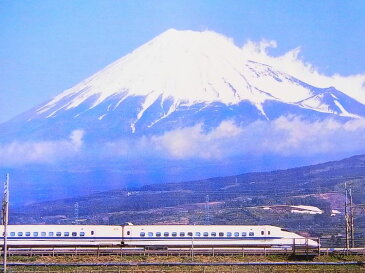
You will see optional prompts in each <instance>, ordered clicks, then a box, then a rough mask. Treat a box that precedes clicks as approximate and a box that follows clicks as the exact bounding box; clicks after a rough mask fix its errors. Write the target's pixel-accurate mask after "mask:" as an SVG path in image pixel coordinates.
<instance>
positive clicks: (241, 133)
mask: <svg viewBox="0 0 365 273" xmlns="http://www.w3.org/2000/svg"><path fill="white" fill-rule="evenodd" d="M83 134H84V133H83V131H74V132H73V133H72V134H71V135H70V138H69V139H67V140H63V141H55V142H51V141H47V142H37V143H35V142H25V143H20V142H13V143H10V144H8V145H3V146H0V153H1V154H2V157H1V159H0V166H13V165H20V164H28V163H59V162H63V161H65V160H74V159H75V158H77V160H78V161H79V162H82V160H87V161H90V159H92V160H93V161H95V163H97V162H101V163H103V162H104V163H105V162H109V161H115V160H116V161H118V160H121V162H126V163H127V162H138V163H137V164H142V165H145V166H148V165H149V164H152V165H153V164H158V162H159V160H167V161H169V160H203V161H207V162H208V161H223V160H227V159H233V158H245V157H248V158H250V157H260V156H274V157H279V158H280V157H289V158H290V157H298V156H299V157H308V158H315V157H317V156H318V157H321V156H323V155H334V156H335V157H336V156H338V155H342V154H347V155H349V154H358V153H364V152H365V144H364V143H365V120H364V119H354V120H350V121H347V122H340V121H337V120H334V119H325V120H321V121H308V120H305V119H303V118H301V117H298V116H282V117H280V118H278V119H276V120H273V121H263V120H261V121H255V122H253V123H251V124H249V125H247V126H239V125H237V124H235V123H234V122H233V121H231V120H226V121H223V122H222V123H221V124H220V125H219V126H218V127H217V128H214V129H212V130H210V131H208V132H207V131H206V130H204V128H203V126H202V125H201V124H198V125H195V126H192V127H186V128H181V129H177V130H173V131H169V132H166V133H164V134H163V135H160V136H143V137H140V138H136V139H120V140H118V141H113V142H108V143H91V144H90V143H88V144H87V143H83V140H82V138H83ZM146 168H148V167H146Z"/></svg>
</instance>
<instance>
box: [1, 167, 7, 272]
mask: <svg viewBox="0 0 365 273" xmlns="http://www.w3.org/2000/svg"><path fill="white" fill-rule="evenodd" d="M2 213H3V219H2V220H3V221H2V222H3V227H4V233H3V237H4V246H3V250H4V251H3V254H4V256H3V269H4V273H6V266H7V261H6V258H7V256H8V242H7V240H8V234H7V227H8V220H9V174H7V175H6V180H5V184H4V197H3V207H2Z"/></svg>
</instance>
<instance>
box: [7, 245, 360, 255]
mask: <svg viewBox="0 0 365 273" xmlns="http://www.w3.org/2000/svg"><path fill="white" fill-rule="evenodd" d="M331 254H344V255H365V248H351V249H345V248H320V249H309V248H308V249H305V248H302V249H293V248H290V247H289V248H170V249H164V250H151V249H148V250H147V249H143V248H120V247H68V248H60V247H57V248H51V247H48V248H10V249H8V255H9V256H66V255H71V256H75V255H96V256H106V255H120V256H195V255H201V256H203V255H206V256H245V255H265V256H266V255H297V256H303V255H305V256H317V255H331Z"/></svg>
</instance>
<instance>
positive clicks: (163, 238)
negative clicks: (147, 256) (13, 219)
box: [0, 236, 288, 240]
mask: <svg viewBox="0 0 365 273" xmlns="http://www.w3.org/2000/svg"><path fill="white" fill-rule="evenodd" d="M3 239H4V237H0V240H3ZM7 239H8V240H24V239H26V240H61V239H62V240H64V239H67V240H122V239H123V237H76V236H75V237H72V236H68V237H62V236H60V237H30V236H21V237H7ZM192 239H194V240H270V239H271V240H273V239H283V237H163V236H161V237H124V240H192ZM287 239H288V238H287Z"/></svg>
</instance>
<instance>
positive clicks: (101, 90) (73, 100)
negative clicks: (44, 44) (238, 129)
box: [0, 29, 365, 141]
mask: <svg viewBox="0 0 365 273" xmlns="http://www.w3.org/2000/svg"><path fill="white" fill-rule="evenodd" d="M288 114H292V115H299V116H303V117H305V118H307V119H312V120H313V119H321V118H326V117H329V116H330V117H333V118H336V119H337V118H338V119H344V120H347V119H354V118H355V119H356V118H363V117H365V105H363V104H361V103H360V102H358V101H356V100H355V99H353V98H351V97H350V96H348V95H346V94H344V93H343V92H341V91H339V90H336V89H335V88H333V87H330V86H329V87H328V88H318V87H315V86H311V85H309V84H306V83H305V82H302V81H301V80H300V79H297V78H295V77H292V76H291V75H288V74H286V73H283V72H281V71H279V70H277V69H276V68H275V67H271V66H269V65H267V64H263V63H259V62H255V60H250V59H248V58H247V56H245V55H244V54H243V51H242V50H241V49H240V48H239V47H237V46H236V45H234V43H233V42H232V41H231V40H230V39H228V38H226V37H224V36H222V35H220V34H217V33H214V32H210V31H205V32H194V31H177V30H173V29H171V30H168V31H166V32H164V33H162V34H161V35H159V36H158V37H156V38H154V39H153V40H151V41H149V42H147V43H146V44H144V45H142V46H141V47H139V48H137V49H136V50H135V51H133V52H132V53H130V54H128V55H126V56H124V57H123V58H121V59H119V60H117V61H116V62H114V63H112V64H111V65H109V66H107V67H106V68H104V69H102V70H101V71H99V72H97V73H96V74H94V75H92V76H91V77H89V78H87V79H86V80H84V81H82V82H80V83H79V84H77V85H75V86H74V87H72V88H70V89H68V90H65V91H64V92H62V93H61V94H59V95H58V96H56V97H54V98H53V99H51V100H50V101H48V102H46V103H44V104H43V105H40V106H38V107H35V108H34V109H31V110H30V111H28V112H25V113H24V114H22V115H20V116H18V117H16V118H14V119H12V120H10V121H8V122H7V123H4V124H2V125H0V132H1V135H2V137H1V138H2V140H6V139H20V140H25V139H26V140H48V139H52V140H53V139H62V138H65V137H68V136H69V135H70V134H71V132H73V131H74V130H76V129H82V130H84V131H85V138H86V139H88V140H98V141H99V140H110V139H118V138H120V137H134V136H141V135H161V134H163V133H164V132H166V131H170V130H174V129H177V128H183V127H188V126H194V125H196V124H202V127H203V128H204V130H206V131H209V130H211V129H212V128H215V127H217V126H218V125H219V124H220V123H221V122H222V121H224V120H231V121H233V122H235V123H236V124H238V125H246V124H248V123H250V122H252V121H255V120H272V119H275V118H277V117H279V116H282V115H288Z"/></svg>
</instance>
